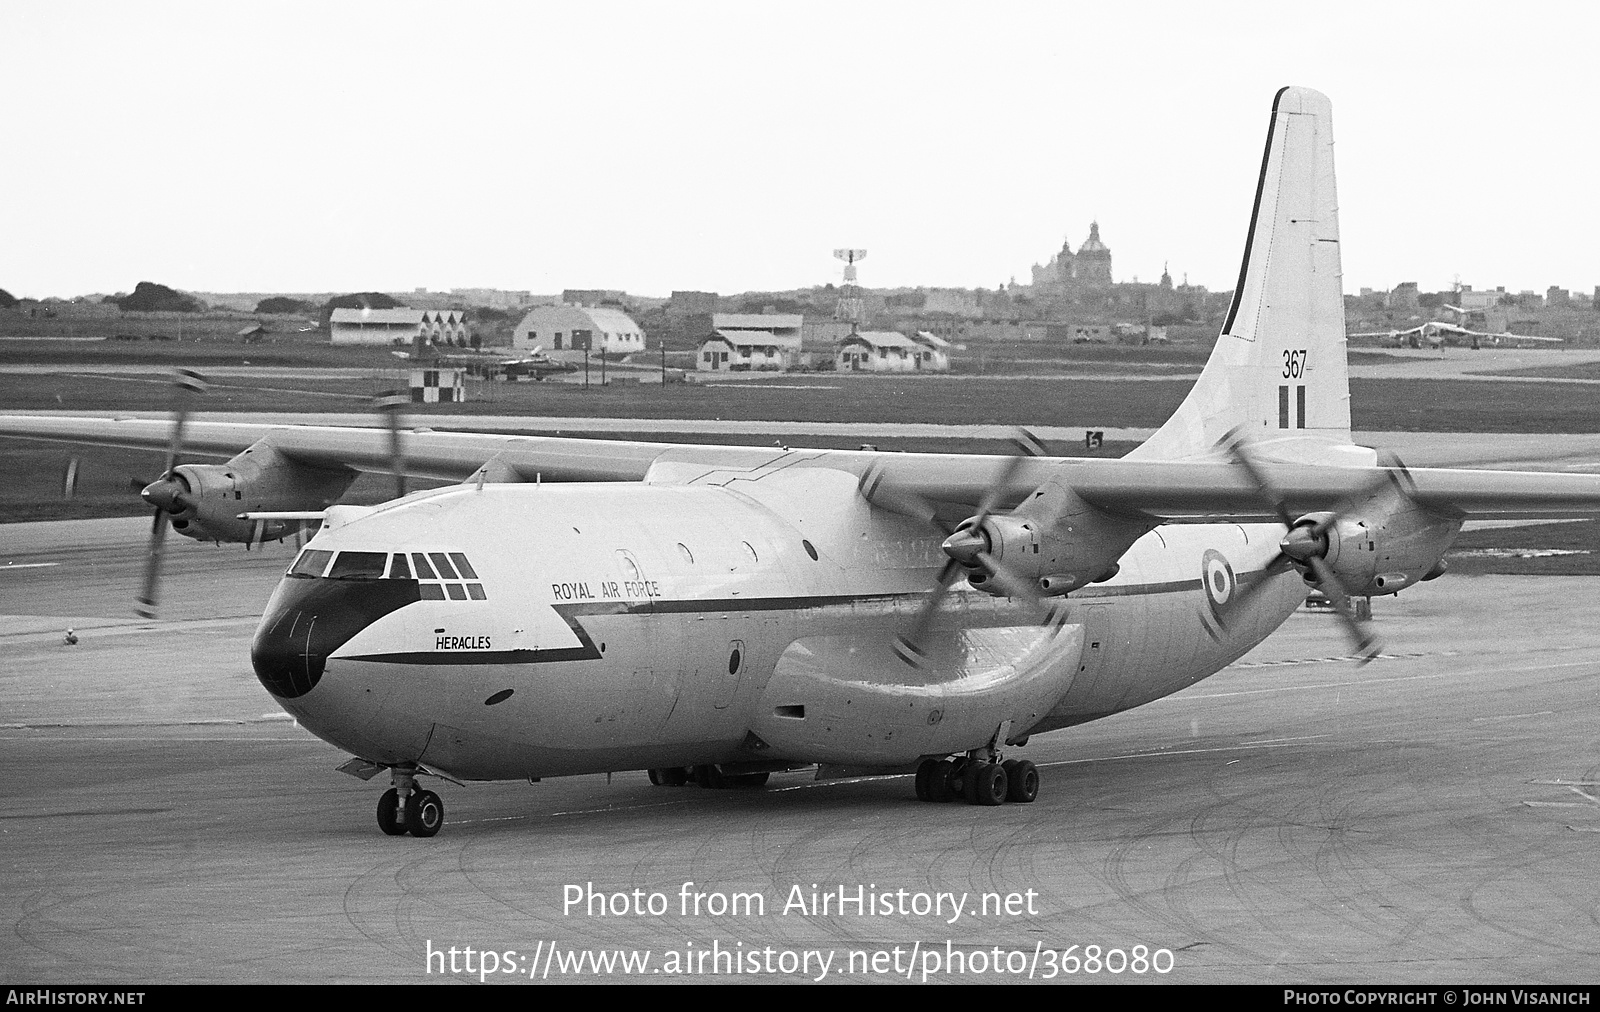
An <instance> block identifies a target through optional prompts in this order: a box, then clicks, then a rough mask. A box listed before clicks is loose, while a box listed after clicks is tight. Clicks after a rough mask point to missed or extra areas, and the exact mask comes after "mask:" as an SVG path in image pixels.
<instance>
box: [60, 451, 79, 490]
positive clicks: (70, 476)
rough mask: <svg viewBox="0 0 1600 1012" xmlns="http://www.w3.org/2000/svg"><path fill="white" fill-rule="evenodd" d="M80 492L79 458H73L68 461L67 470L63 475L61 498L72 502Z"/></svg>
mask: <svg viewBox="0 0 1600 1012" xmlns="http://www.w3.org/2000/svg"><path fill="white" fill-rule="evenodd" d="M77 491H78V458H77V457H73V458H71V459H70V460H68V461H67V469H66V471H65V472H63V473H62V475H61V498H63V499H68V500H70V499H71V498H72V497H73V495H75V494H76V493H77Z"/></svg>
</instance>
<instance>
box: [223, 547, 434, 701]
mask: <svg viewBox="0 0 1600 1012" xmlns="http://www.w3.org/2000/svg"><path fill="white" fill-rule="evenodd" d="M418 600H421V595H420V593H419V592H418V590H417V583H416V581H415V580H327V579H322V578H320V577H319V578H314V579H310V578H305V577H295V576H289V577H285V578H284V580H283V582H282V583H280V584H279V585H278V589H277V591H276V592H275V593H274V594H273V595H272V600H271V602H269V603H268V605H267V612H266V614H265V615H264V616H262V619H261V625H260V626H258V627H257V628H256V635H255V639H254V640H253V641H252V642H251V644H250V663H251V665H252V666H254V668H255V671H256V677H257V678H259V679H260V680H261V684H262V685H264V686H266V689H267V691H268V692H270V693H272V694H273V695H274V696H277V697H279V698H281V699H295V698H297V697H299V696H303V695H305V694H306V693H308V692H310V691H311V690H312V689H314V688H316V686H317V682H318V681H320V680H321V678H322V672H323V669H324V668H325V667H326V666H327V662H328V656H329V655H330V654H332V653H333V652H334V651H335V650H337V649H339V648H340V647H341V646H343V645H344V644H345V643H347V642H349V640H350V639H351V638H352V637H354V636H355V635H356V634H357V633H359V632H360V631H361V630H363V629H365V628H366V627H367V626H369V625H371V624H372V623H374V622H376V621H377V620H378V619H380V618H382V617H383V616H385V615H387V614H389V613H390V612H392V611H397V610H399V609H400V608H403V607H405V606H406V605H408V604H410V603H411V602H413V601H418Z"/></svg>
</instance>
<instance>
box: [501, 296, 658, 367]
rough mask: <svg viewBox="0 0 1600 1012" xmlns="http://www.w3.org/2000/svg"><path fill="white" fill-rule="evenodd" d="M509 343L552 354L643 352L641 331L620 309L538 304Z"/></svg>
mask: <svg viewBox="0 0 1600 1012" xmlns="http://www.w3.org/2000/svg"><path fill="white" fill-rule="evenodd" d="M511 345H512V347H514V348H518V349H523V350H527V349H532V348H541V349H543V350H544V351H546V352H549V353H551V354H552V355H555V354H556V353H557V352H573V351H583V350H585V349H588V350H589V351H593V352H603V353H605V354H608V355H625V354H630V353H633V352H640V351H644V331H643V330H641V329H640V328H639V325H638V324H637V323H635V322H633V319H632V317H630V316H628V314H627V313H624V312H623V311H622V310H620V309H610V308H603V307H592V306H565V305H563V306H538V307H536V308H534V309H532V310H530V311H529V312H528V315H526V316H524V317H523V318H522V322H521V323H519V324H517V327H516V330H514V331H513V332H512V334H511ZM558 357H560V356H558Z"/></svg>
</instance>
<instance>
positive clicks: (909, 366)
mask: <svg viewBox="0 0 1600 1012" xmlns="http://www.w3.org/2000/svg"><path fill="white" fill-rule="evenodd" d="M834 368H835V369H837V370H839V371H840V372H949V371H950V343H949V342H948V341H946V340H944V339H943V338H940V337H936V336H934V335H933V334H929V333H926V332H923V333H919V334H917V336H915V337H907V336H905V335H904V334H901V333H899V332H898V331H893V330H863V331H860V332H858V333H855V334H851V335H850V336H849V337H846V338H845V339H844V340H842V341H840V342H839V347H838V349H837V350H836V351H835V352H834Z"/></svg>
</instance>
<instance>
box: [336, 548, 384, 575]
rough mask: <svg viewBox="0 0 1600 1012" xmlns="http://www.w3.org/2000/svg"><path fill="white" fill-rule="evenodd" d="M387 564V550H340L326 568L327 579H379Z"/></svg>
mask: <svg viewBox="0 0 1600 1012" xmlns="http://www.w3.org/2000/svg"><path fill="white" fill-rule="evenodd" d="M388 565H389V553H388V552H340V553H339V557H338V558H337V559H334V560H333V568H332V569H330V570H328V579H330V580H380V579H382V578H383V571H384V569H385V568H386V567H387V566H388Z"/></svg>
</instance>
